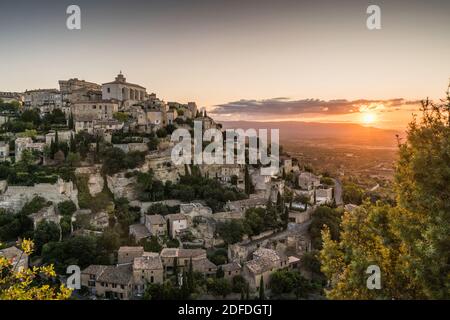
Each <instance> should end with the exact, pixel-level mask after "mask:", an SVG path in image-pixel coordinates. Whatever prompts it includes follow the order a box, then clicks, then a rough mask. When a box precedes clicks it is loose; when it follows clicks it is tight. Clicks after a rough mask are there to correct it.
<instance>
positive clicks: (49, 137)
mask: <svg viewBox="0 0 450 320" xmlns="http://www.w3.org/2000/svg"><path fill="white" fill-rule="evenodd" d="M74 136H75V132H74V131H72V130H61V131H58V141H59V142H69V141H70V139H71V137H74ZM55 138H56V131H50V132H49V133H47V134H46V135H45V144H46V145H47V146H49V145H50V144H51V143H52V141H53V142H55Z"/></svg>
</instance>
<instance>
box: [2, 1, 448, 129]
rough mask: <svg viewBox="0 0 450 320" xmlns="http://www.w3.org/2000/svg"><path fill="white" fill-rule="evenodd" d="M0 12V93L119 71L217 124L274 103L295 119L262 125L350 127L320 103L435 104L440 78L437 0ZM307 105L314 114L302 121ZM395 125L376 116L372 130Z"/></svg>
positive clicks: (35, 7)
mask: <svg viewBox="0 0 450 320" xmlns="http://www.w3.org/2000/svg"><path fill="white" fill-rule="evenodd" d="M70 4H77V5H79V6H80V7H81V10H82V30H80V31H69V30H68V29H67V28H66V19H67V15H66V12H65V11H66V8H67V6H68V5H70ZM369 4H378V5H379V6H380V7H381V19H382V20H381V21H382V29H381V30H376V31H370V30H368V29H367V28H366V19H367V17H368V15H367V14H366V8H367V6H368V5H369ZM0 13H1V16H2V18H1V19H0V43H1V50H0V61H1V66H2V68H1V73H2V75H1V77H0V91H24V90H25V89H33V88H54V87H57V85H58V84H57V81H58V80H60V79H68V78H71V77H78V78H80V79H85V80H88V81H94V82H98V83H104V82H108V81H111V80H113V79H114V77H115V76H116V74H117V73H118V72H119V70H122V71H123V73H124V74H125V76H126V77H127V79H128V80H129V81H130V82H133V83H138V84H141V85H143V86H145V87H146V88H147V91H149V92H155V93H157V95H158V96H159V97H161V98H163V99H164V100H167V101H180V102H187V101H193V100H194V101H197V103H198V104H199V105H201V106H207V107H213V106H217V105H221V107H219V110H218V116H221V117H222V118H223V119H227V118H236V116H237V115H238V114H240V115H241V118H245V119H247V118H248V119H254V118H258V117H261V114H259V113H258V110H257V111H256V112H253V113H251V112H248V113H245V112H243V109H239V108H238V109H236V108H231V109H229V110H232V109H233V112H226V111H224V108H226V107H227V106H228V105H232V106H233V105H236V102H239V101H241V100H243V101H244V102H246V101H253V102H256V104H258V103H260V104H265V102H267V101H273V100H275V101H277V104H275V106H276V107H277V108H279V110H286V108H291V109H289V110H292V108H293V109H294V110H299V112H297V113H296V112H290V113H289V112H288V113H286V112H284V111H281V112H272V115H271V116H270V114H271V113H270V112H269V115H268V116H269V117H272V118H279V117H277V114H284V115H285V118H289V119H291V120H292V119H293V118H295V119H309V118H311V119H322V118H325V119H328V120H329V119H331V120H333V119H336V121H340V118H339V117H341V118H342V119H341V120H342V121H354V119H355V117H354V116H353V115H351V114H350V113H349V112H345V111H344V112H342V113H339V114H336V113H334V114H332V115H328V114H327V112H328V111H330V110H331V109H330V107H331V108H335V107H334V104H333V103H332V101H331V102H330V100H342V99H345V100H346V101H347V102H352V101H353V102H354V101H359V100H360V99H364V100H367V101H372V102H370V103H372V104H370V103H369V104H368V105H367V106H368V107H369V108H373V106H374V104H373V103H376V104H377V105H380V103H382V102H380V100H386V102H387V104H388V105H391V104H390V101H391V99H398V98H402V99H404V101H415V100H417V99H422V98H425V97H427V96H429V97H431V98H439V97H442V96H443V94H444V91H445V89H446V86H447V84H448V81H449V78H450V59H449V57H450V1H448V0H441V1H439V0H428V1H415V0H402V1H376V0H373V1H356V0H354V1H350V0H348V1H345V0H344V1H337V0H333V1H331V0H330V1H321V0H310V1H289V0H277V1H275V0H272V1H266V0H240V1H235V0H227V1H225V0H222V1H216V0H192V1H189V0H183V1H181V0H178V1H177V0H161V1H149V0H146V1H144V0H141V1H138V0H127V1H115V0H109V1H103V0H100V1H87V0H83V1H79V0H70V1H65V0H58V1H45V0H42V1H22V0H15V1H8V2H7V3H5V1H2V2H0ZM280 97H282V98H284V99H278V98H280ZM306 99H314V101H316V100H317V101H319V102H320V101H322V102H323V104H324V106H323V107H322V108H321V109H320V108H318V109H316V111H317V110H320V111H319V112H315V113H307V112H304V110H303V109H302V108H303V106H304V103H302V102H304V101H305V100H306ZM373 101H376V102H373ZM286 102H288V103H286ZM296 102H300V103H299V104H296ZM325 105H329V107H326V106H325ZM244 106H246V105H245V103H244ZM384 107H386V106H385V105H383V107H379V108H378V107H376V108H378V109H379V110H381V109H383V108H384ZM394 107H395V108H396V109H401V108H403V107H399V106H398V105H396V104H395V103H394ZM327 108H328V109H327ZM350 108H351V107H350ZM404 108H406V109H405V110H403V109H402V110H403V111H405V112H406V113H408V114H409V113H410V109H411V107H410V106H406V107H404ZM378 109H377V110H378ZM277 110H278V109H277ZM339 110H341V109H339ZM392 110H394V109H392ZM391 113H392V112H391ZM397 116H399V113H398V114H396V116H393V115H392V114H391V115H390V116H389V117H384V118H383V116H382V115H381V114H379V115H378V117H377V120H378V124H379V125H380V126H383V125H381V124H380V123H381V122H383V121H385V120H386V121H387V122H385V123H384V125H385V126H395V124H394V123H393V122H392V121H394V119H396V117H397ZM346 117H347V118H348V119H350V120H348V119H347V118H346ZM383 119H384V120H383ZM366 120H370V119H366ZM333 121H334V120H333ZM389 121H391V123H390V124H389ZM367 122H370V121H367Z"/></svg>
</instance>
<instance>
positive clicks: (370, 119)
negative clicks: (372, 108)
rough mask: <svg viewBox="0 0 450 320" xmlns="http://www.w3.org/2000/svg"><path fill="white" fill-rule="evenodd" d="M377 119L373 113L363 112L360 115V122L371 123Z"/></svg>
mask: <svg viewBox="0 0 450 320" xmlns="http://www.w3.org/2000/svg"><path fill="white" fill-rule="evenodd" d="M375 121H377V115H376V114H375V113H364V114H363V115H362V122H363V123H365V124H371V123H374V122H375Z"/></svg>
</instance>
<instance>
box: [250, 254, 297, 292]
mask: <svg viewBox="0 0 450 320" xmlns="http://www.w3.org/2000/svg"><path fill="white" fill-rule="evenodd" d="M288 267H289V261H288V258H287V257H286V256H284V255H280V254H279V253H277V252H276V251H275V250H271V249H266V248H260V249H258V250H256V251H255V252H253V259H252V260H250V261H247V262H245V263H244V267H243V271H242V275H243V276H244V278H245V279H246V280H247V282H248V284H249V286H250V290H252V291H257V290H259V285H260V281H261V278H262V279H263V282H264V286H265V289H268V288H269V284H270V275H271V274H272V273H273V272H274V271H277V270H280V269H285V268H288Z"/></svg>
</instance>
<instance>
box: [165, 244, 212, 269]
mask: <svg viewBox="0 0 450 320" xmlns="http://www.w3.org/2000/svg"><path fill="white" fill-rule="evenodd" d="M160 256H161V261H162V264H163V266H164V271H165V272H169V273H171V272H173V267H174V260H175V259H176V260H177V267H178V270H179V271H180V272H182V271H183V270H186V271H187V268H189V262H190V260H191V259H192V264H194V261H195V260H202V259H206V250H204V249H180V248H164V249H162V250H161V253H160Z"/></svg>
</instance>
